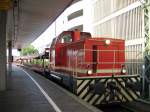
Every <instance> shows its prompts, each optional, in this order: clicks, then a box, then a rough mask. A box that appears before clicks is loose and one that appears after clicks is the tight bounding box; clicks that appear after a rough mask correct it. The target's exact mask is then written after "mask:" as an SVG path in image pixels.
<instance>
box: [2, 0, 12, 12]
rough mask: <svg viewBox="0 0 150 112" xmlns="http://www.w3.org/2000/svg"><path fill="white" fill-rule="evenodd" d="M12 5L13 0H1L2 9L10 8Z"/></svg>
mask: <svg viewBox="0 0 150 112" xmlns="http://www.w3.org/2000/svg"><path fill="white" fill-rule="evenodd" d="M11 7H12V1H11V0H0V10H9V9H10V8H11Z"/></svg>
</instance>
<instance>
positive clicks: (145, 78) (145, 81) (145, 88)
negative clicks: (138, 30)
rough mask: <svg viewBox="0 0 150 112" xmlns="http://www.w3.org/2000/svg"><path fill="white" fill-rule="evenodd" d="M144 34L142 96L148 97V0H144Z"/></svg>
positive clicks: (149, 95)
mask: <svg viewBox="0 0 150 112" xmlns="http://www.w3.org/2000/svg"><path fill="white" fill-rule="evenodd" d="M144 2H145V3H144V36H145V39H146V42H145V52H144V61H145V70H144V74H143V75H144V76H143V98H145V99H148V98H150V90H149V86H150V0H145V1H144Z"/></svg>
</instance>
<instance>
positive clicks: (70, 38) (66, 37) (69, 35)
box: [62, 34, 72, 42]
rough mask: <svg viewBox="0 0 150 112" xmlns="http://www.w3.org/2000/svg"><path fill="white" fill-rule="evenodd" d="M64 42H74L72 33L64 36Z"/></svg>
mask: <svg viewBox="0 0 150 112" xmlns="http://www.w3.org/2000/svg"><path fill="white" fill-rule="evenodd" d="M62 39H63V41H64V42H72V37H71V34H65V35H63V36H62Z"/></svg>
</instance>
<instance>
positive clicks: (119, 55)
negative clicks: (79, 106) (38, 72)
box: [45, 30, 140, 105]
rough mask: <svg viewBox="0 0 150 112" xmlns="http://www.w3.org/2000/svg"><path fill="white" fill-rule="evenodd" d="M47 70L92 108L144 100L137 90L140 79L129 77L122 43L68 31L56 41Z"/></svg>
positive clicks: (51, 48) (135, 76)
mask: <svg viewBox="0 0 150 112" xmlns="http://www.w3.org/2000/svg"><path fill="white" fill-rule="evenodd" d="M47 70H48V71H49V72H47ZM47 70H46V69H45V72H46V74H47V75H48V76H50V77H51V78H55V79H58V80H59V81H60V82H61V83H62V84H63V85H65V86H67V87H68V88H69V90H70V91H72V92H73V93H74V94H76V95H77V96H79V97H80V98H81V99H83V100H84V101H87V102H89V103H90V104H92V105H100V104H108V103H114V102H129V101H133V100H135V99H137V98H138V97H139V96H140V91H139V89H135V85H137V82H140V81H139V78H138V77H139V76H138V75H128V74H127V73H126V72H127V71H126V66H125V42H124V40H122V39H112V38H100V37H98V38H92V37H91V34H90V33H87V32H79V31H77V30H76V31H64V32H63V33H61V34H60V35H59V36H58V37H56V38H54V39H53V41H52V44H51V47H50V65H49V67H48V69H47Z"/></svg>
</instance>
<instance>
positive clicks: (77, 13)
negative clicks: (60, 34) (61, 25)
mask: <svg viewBox="0 0 150 112" xmlns="http://www.w3.org/2000/svg"><path fill="white" fill-rule="evenodd" d="M80 16H83V9H81V10H79V11H76V12H74V13H72V14H70V15H69V16H68V17H67V18H68V21H70V20H72V19H74V18H77V17H80Z"/></svg>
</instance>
